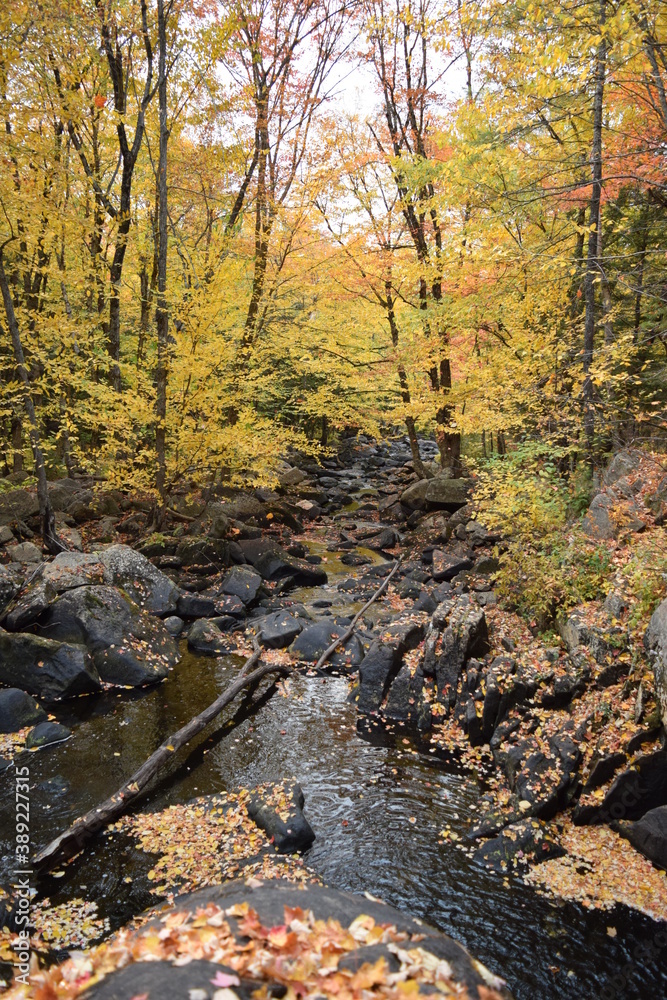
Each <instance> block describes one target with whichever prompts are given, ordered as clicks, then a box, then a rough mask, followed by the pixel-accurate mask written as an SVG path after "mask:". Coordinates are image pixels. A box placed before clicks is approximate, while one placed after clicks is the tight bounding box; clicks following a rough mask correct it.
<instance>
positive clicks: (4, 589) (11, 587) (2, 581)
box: [0, 565, 20, 614]
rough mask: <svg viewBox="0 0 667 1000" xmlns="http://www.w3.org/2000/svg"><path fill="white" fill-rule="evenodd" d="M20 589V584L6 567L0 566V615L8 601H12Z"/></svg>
mask: <svg viewBox="0 0 667 1000" xmlns="http://www.w3.org/2000/svg"><path fill="white" fill-rule="evenodd" d="M19 589H20V584H19V583H18V581H17V580H16V579H15V577H14V574H13V573H11V572H10V571H9V570H8V569H7V567H6V566H2V565H0V614H2V612H3V611H4V610H5V608H6V607H7V605H8V604H9V603H10V601H13V600H14V598H15V597H16V595H17V594H18V592H19Z"/></svg>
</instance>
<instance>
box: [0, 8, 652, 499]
mask: <svg viewBox="0 0 667 1000" xmlns="http://www.w3.org/2000/svg"><path fill="white" fill-rule="evenodd" d="M666 35H667V11H666V10H665V5H664V4H663V3H659V2H639V0H629V2H611V0H594V2H588V0H572V2H566V3H540V2H523V0H517V2H514V0H513V2H505V0H503V2H486V0H479V2H477V0H456V2H455V0H407V2H399V0H393V2H392V0H229V2H226V3H222V2H216V0H202V2H200V3H187V2H185V0H43V2H41V3H40V4H32V3H27V2H24V0H9V2H8V3H6V4H4V5H3V6H2V11H0V38H1V40H2V42H1V46H0V100H1V101H2V117H3V121H4V129H3V130H2V138H1V139H0V142H1V143H2V155H1V156H0V172H1V173H0V284H1V285H2V295H3V304H4V311H0V317H1V322H0V420H1V421H2V430H3V433H2V441H3V454H2V458H1V462H2V465H3V472H4V475H5V476H7V475H10V476H11V475H12V474H20V473H25V472H32V471H33V470H34V471H36V472H39V468H38V466H39V465H40V463H41V464H42V465H43V467H44V474H45V475H47V476H50V477H51V478H53V477H56V476H58V475H63V474H65V473H66V474H69V475H76V474H80V473H85V474H88V475H91V474H92V475H96V476H101V477H104V478H105V479H106V480H107V481H109V482H110V483H112V484H124V485H131V486H133V487H135V488H137V489H140V490H145V491H148V492H151V493H152V494H153V495H154V496H155V497H160V496H162V497H164V496H165V495H166V493H167V492H168V490H169V489H170V488H172V487H173V486H174V485H176V484H182V483H184V482H186V483H192V484H193V485H195V484H199V485H201V484H203V483H206V482H208V481H210V480H211V478H212V477H219V478H220V479H222V480H223V481H228V482H229V483H230V484H239V483H243V482H245V483H251V484H254V485H261V484H263V483H264V484H266V483H269V484H270V483H271V482H274V481H275V473H276V468H277V463H278V461H279V459H280V456H281V455H284V454H285V453H286V452H287V451H288V450H289V449H290V448H298V449H301V450H308V449H311V450H317V449H318V448H321V447H322V446H326V445H327V443H328V442H330V441H331V440H332V438H335V437H336V436H337V435H345V434H350V433H354V432H355V431H364V432H366V433H371V434H377V433H380V432H381V431H382V430H383V429H386V428H392V427H393V428H396V427H402V428H403V430H404V431H405V430H407V432H408V434H409V436H410V438H411V442H412V444H413V454H414V458H415V468H416V470H417V472H418V473H420V474H422V473H423V474H424V475H428V474H429V471H428V470H426V469H424V468H423V466H422V463H421V459H420V456H419V450H418V445H417V432H419V433H427V434H428V433H430V434H435V436H436V440H437V442H438V445H439V449H440V461H441V463H442V465H443V467H449V468H450V469H451V470H452V473H453V474H454V475H456V474H457V472H458V470H459V468H460V462H461V441H462V440H463V452H464V454H465V455H467V456H468V457H469V458H477V459H482V458H485V457H487V456H490V455H492V454H494V453H496V454H497V453H500V454H504V453H505V452H508V451H509V452H512V451H515V452H516V450H517V449H519V451H520V452H521V454H523V455H524V456H525V455H530V454H534V453H535V452H536V450H537V452H538V453H540V454H544V453H545V452H548V453H549V455H550V456H551V458H552V459H553V460H554V461H555V462H556V463H557V467H558V469H559V470H560V473H561V474H563V475H570V474H571V473H572V472H573V471H575V470H576V469H577V468H578V467H579V468H581V467H585V468H593V467H594V466H595V464H596V463H598V462H599V461H600V460H601V459H602V458H603V457H604V455H605V454H607V453H609V452H610V451H611V450H613V448H614V447H615V446H618V445H619V444H620V443H623V442H626V441H629V440H632V441H641V440H651V441H657V440H659V439H660V438H664V433H665V397H666V391H665V366H666V361H667V332H666V328H665V324H664V308H665V307H664V302H665V295H666V289H667V284H666V282H665V256H666V253H665V245H666V241H665V236H666V230H667V212H666V209H667V185H666V173H665V149H666V145H665V139H666V135H667V97H666V90H665V87H666V81H667V55H666V53H667V49H665V47H664V43H665V38H666Z"/></svg>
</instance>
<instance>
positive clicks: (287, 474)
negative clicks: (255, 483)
mask: <svg viewBox="0 0 667 1000" xmlns="http://www.w3.org/2000/svg"><path fill="white" fill-rule="evenodd" d="M307 478H308V475H307V473H305V472H302V471H301V469H296V468H293V467H288V468H287V469H285V471H284V472H281V473H280V475H279V476H278V481H279V482H280V485H281V486H284V487H287V486H298V485H299V484H300V483H302V482H303V481H304V479H307Z"/></svg>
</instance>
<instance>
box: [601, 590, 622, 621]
mask: <svg viewBox="0 0 667 1000" xmlns="http://www.w3.org/2000/svg"><path fill="white" fill-rule="evenodd" d="M602 607H603V608H604V610H605V611H606V612H607V614H608V615H609V617H610V618H617V619H618V618H620V617H621V615H622V614H623V612H624V611H627V609H628V602H627V600H626V599H625V597H624V596H623V595H622V594H619V593H617V592H616V591H614V590H612V591H611V593H609V594H607V596H606V597H605V599H604V603H603V605H602Z"/></svg>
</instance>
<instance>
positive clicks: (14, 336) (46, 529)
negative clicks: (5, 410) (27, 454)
mask: <svg viewBox="0 0 667 1000" xmlns="http://www.w3.org/2000/svg"><path fill="white" fill-rule="evenodd" d="M3 250H4V248H0V290H2V298H3V302H4V306H5V313H6V314H7V324H8V326H9V335H10V337H11V341H12V348H13V350H14V360H15V361H16V368H17V372H18V376H19V380H20V381H21V382H22V384H23V405H24V407H25V411H26V414H27V416H28V422H29V424H30V444H31V445H32V453H33V456H34V459H35V473H36V475H37V499H38V502H39V515H40V520H41V527H42V538H43V539H44V547H45V548H46V550H47V552H49V553H50V554H51V555H57V553H58V552H62V551H63V550H64V548H65V546H64V545H63V543H62V542H61V541H60V539H59V538H58V536H57V534H56V519H55V517H54V514H53V509H52V507H51V501H50V500H49V490H48V485H47V481H46V465H45V464H44V454H43V452H42V448H41V442H40V436H39V427H38V424H37V415H36V413H35V406H34V403H33V401H32V395H31V386H30V377H29V375H28V369H27V368H26V364H25V356H24V354H23V345H22V344H21V334H20V331H19V325H18V322H17V319H16V313H15V312H14V302H13V300H12V293H11V290H10V287H9V282H8V280H7V275H6V274H5V263H4V259H3Z"/></svg>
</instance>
